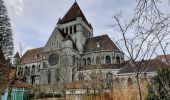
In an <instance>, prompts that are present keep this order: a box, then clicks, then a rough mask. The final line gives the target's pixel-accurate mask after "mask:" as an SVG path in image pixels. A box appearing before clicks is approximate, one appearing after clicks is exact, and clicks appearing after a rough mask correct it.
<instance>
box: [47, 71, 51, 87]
mask: <svg viewBox="0 0 170 100" xmlns="http://www.w3.org/2000/svg"><path fill="white" fill-rule="evenodd" d="M50 83H51V70H50V69H49V70H48V84H50Z"/></svg>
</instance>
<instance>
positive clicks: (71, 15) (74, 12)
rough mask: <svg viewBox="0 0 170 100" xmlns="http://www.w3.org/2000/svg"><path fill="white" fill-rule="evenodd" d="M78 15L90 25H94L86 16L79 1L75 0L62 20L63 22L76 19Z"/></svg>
mask: <svg viewBox="0 0 170 100" xmlns="http://www.w3.org/2000/svg"><path fill="white" fill-rule="evenodd" d="M77 17H81V18H82V19H83V21H84V22H85V23H86V24H87V25H88V26H89V27H90V28H92V26H91V25H90V24H89V23H88V21H87V19H86V18H85V16H84V14H83V12H82V11H81V9H80V7H79V5H78V4H77V2H74V4H73V5H72V6H71V8H70V9H69V10H68V11H67V13H66V14H65V15H64V17H63V18H62V20H61V24H64V23H67V22H70V21H73V20H76V18H77Z"/></svg>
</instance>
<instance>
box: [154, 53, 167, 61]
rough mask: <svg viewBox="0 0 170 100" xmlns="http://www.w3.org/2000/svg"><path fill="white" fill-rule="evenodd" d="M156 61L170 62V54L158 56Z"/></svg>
mask: <svg viewBox="0 0 170 100" xmlns="http://www.w3.org/2000/svg"><path fill="white" fill-rule="evenodd" d="M155 59H159V60H162V59H167V60H170V54H167V55H158V56H156V58H155Z"/></svg>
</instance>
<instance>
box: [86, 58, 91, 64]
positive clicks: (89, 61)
mask: <svg viewBox="0 0 170 100" xmlns="http://www.w3.org/2000/svg"><path fill="white" fill-rule="evenodd" d="M90 64H91V59H90V57H89V58H87V65H90Z"/></svg>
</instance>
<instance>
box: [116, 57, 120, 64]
mask: <svg viewBox="0 0 170 100" xmlns="http://www.w3.org/2000/svg"><path fill="white" fill-rule="evenodd" d="M116 63H117V64H120V57H119V56H116Z"/></svg>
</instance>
